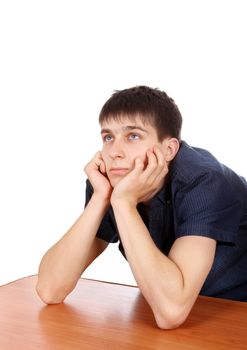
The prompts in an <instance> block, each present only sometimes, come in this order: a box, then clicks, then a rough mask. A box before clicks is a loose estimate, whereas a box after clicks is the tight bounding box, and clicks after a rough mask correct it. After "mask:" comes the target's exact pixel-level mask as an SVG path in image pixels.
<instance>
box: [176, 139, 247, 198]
mask: <svg viewBox="0 0 247 350" xmlns="http://www.w3.org/2000/svg"><path fill="white" fill-rule="evenodd" d="M170 170H171V172H170V177H171V182H172V186H173V188H174V189H175V191H177V190H185V191H186V189H188V190H189V189H190V188H191V187H195V186H199V187H202V188H203V187H204V188H206V187H207V188H210V189H213V188H215V190H217V189H219V190H221V189H222V188H225V189H228V191H230V192H241V191H244V192H245V193H246V191H247V185H246V181H245V179H244V178H242V177H241V176H239V175H237V174H236V173H235V172H234V171H233V170H232V169H230V168H228V167H227V166H225V165H224V164H222V163H220V162H219V161H218V160H217V159H216V158H215V157H214V155H213V154H212V153H210V152H209V151H207V150H205V149H202V148H198V147H191V146H189V145H188V144H187V143H186V142H184V141H182V143H181V147H180V149H179V151H178V154H177V155H176V157H175V159H174V161H173V163H172V165H171V169H170ZM205 186H206V187H205Z"/></svg>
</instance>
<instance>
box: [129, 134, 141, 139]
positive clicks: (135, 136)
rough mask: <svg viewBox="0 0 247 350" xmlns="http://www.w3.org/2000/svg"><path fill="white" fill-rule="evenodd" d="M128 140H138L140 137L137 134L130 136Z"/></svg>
mask: <svg viewBox="0 0 247 350" xmlns="http://www.w3.org/2000/svg"><path fill="white" fill-rule="evenodd" d="M128 138H129V140H139V138H140V136H139V135H137V134H130V135H129V136H128Z"/></svg>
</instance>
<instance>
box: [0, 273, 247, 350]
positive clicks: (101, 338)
mask: <svg viewBox="0 0 247 350" xmlns="http://www.w3.org/2000/svg"><path fill="white" fill-rule="evenodd" d="M36 279H37V277H36V276H31V277H27V278H24V279H21V280H18V281H15V282H13V283H10V284H8V285H5V286H2V287H0V349H1V350H10V349H11V350H33V349H34V350H65V349H66V350H67V349H75V350H76V349H85V350H87V349H109V350H111V349H112V350H113V349H114V350H116V349H117V350H118V349H119V350H122V349H128V350H131V349H135V350H138V349H142V350H144V349H150V350H154V349H162V350H163V349H169V350H170V349H171V350H173V349H207V350H208V349H217V350H221V349H222V350H225V349H231V350H233V349H234V350H235V349H247V304H246V303H241V302H233V301H227V300H223V299H216V298H207V297H199V298H198V300H197V302H196V304H195V306H194V308H193V310H192V312H191V314H190V315H189V317H188V319H187V321H186V322H185V323H184V324H183V325H182V326H180V327H179V328H177V329H175V330H169V331H164V330H160V329H158V328H157V326H156V324H155V321H154V318H153V314H152V312H151V310H150V308H149V306H148V304H147V303H146V301H145V300H144V298H143V297H142V295H141V294H140V292H139V290H138V288H136V287H130V286H124V285H118V284H112V283H104V282H99V281H93V280H86V279H80V280H79V282H78V285H77V287H76V289H75V290H74V291H73V293H72V294H71V295H70V296H68V298H67V299H66V302H65V303H63V304H59V305H52V306H45V305H44V304H43V303H42V302H41V301H40V300H39V298H38V296H37V294H36V292H35V284H36Z"/></svg>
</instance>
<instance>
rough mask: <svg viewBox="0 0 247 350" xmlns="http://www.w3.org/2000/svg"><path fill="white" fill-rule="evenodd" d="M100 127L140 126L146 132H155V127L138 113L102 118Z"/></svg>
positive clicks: (112, 128)
mask: <svg viewBox="0 0 247 350" xmlns="http://www.w3.org/2000/svg"><path fill="white" fill-rule="evenodd" d="M100 126H101V128H102V129H109V130H114V129H128V128H129V127H130V128H134V127H137V128H142V129H144V130H146V131H148V132H155V134H156V129H155V128H154V127H153V125H152V124H151V123H150V122H149V121H148V120H145V118H144V117H142V116H140V115H132V116H128V115H119V116H114V117H108V118H107V119H106V120H103V121H102V122H101V124H100Z"/></svg>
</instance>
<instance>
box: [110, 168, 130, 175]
mask: <svg viewBox="0 0 247 350" xmlns="http://www.w3.org/2000/svg"><path fill="white" fill-rule="evenodd" d="M128 170H129V169H128V168H111V169H110V173H111V174H112V175H125V174H126V173H127V172H128Z"/></svg>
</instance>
